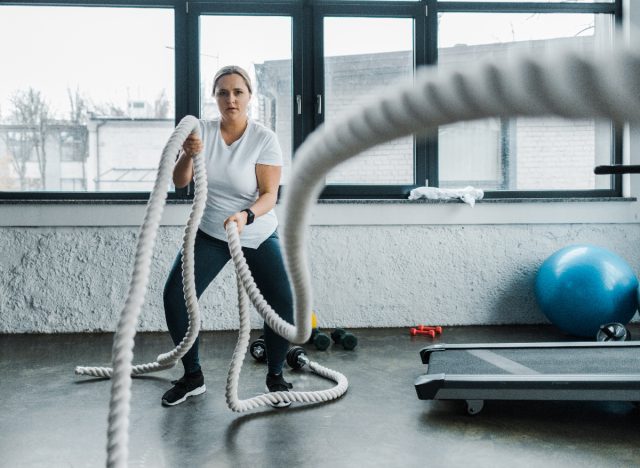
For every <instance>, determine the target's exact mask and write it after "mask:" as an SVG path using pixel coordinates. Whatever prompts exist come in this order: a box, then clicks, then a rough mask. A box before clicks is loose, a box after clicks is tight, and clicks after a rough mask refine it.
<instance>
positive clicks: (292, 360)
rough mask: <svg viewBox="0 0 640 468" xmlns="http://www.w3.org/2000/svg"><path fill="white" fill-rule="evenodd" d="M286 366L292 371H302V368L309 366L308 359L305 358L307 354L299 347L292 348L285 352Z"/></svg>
mask: <svg viewBox="0 0 640 468" xmlns="http://www.w3.org/2000/svg"><path fill="white" fill-rule="evenodd" d="M287 364H289V367H291V368H292V369H302V368H303V367H304V366H306V365H307V364H309V358H308V357H307V353H306V351H305V350H304V348H303V347H301V346H292V347H291V348H289V351H287Z"/></svg>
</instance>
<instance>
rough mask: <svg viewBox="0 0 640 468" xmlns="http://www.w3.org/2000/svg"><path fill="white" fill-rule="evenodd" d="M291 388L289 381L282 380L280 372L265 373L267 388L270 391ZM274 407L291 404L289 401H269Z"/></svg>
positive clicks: (284, 390) (281, 390) (282, 390)
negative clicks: (275, 373)
mask: <svg viewBox="0 0 640 468" xmlns="http://www.w3.org/2000/svg"><path fill="white" fill-rule="evenodd" d="M291 388H293V385H291V384H290V383H289V382H287V381H286V380H284V377H283V376H282V373H280V374H277V375H274V374H267V390H268V391H270V392H288V391H289V389H291ZM270 405H271V406H273V407H274V408H286V407H287V406H290V405H291V402H290V401H279V402H277V403H270Z"/></svg>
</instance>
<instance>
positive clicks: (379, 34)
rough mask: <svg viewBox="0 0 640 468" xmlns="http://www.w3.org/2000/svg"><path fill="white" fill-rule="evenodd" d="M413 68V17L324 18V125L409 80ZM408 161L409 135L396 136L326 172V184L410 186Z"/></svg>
mask: <svg viewBox="0 0 640 468" xmlns="http://www.w3.org/2000/svg"><path fill="white" fill-rule="evenodd" d="M381 38H384V40H381ZM413 64H414V56H413V19H411V18H344V17H342V18H341V17H329V18H325V19H324V76H323V79H324V96H323V98H324V106H325V110H324V119H325V121H326V122H329V121H332V120H333V119H335V118H336V117H337V116H339V115H340V114H341V113H343V112H345V111H347V110H349V109H350V108H352V107H353V106H354V105H356V104H357V103H358V102H361V101H366V100H369V99H376V93H385V94H386V95H388V94H389V93H393V88H391V87H390V86H392V85H393V83H394V82H396V81H397V80H398V79H399V78H402V77H406V76H409V77H410V76H411V75H412V74H413ZM387 86H388V87H389V88H387V89H384V88H385V87H387ZM318 99H321V98H320V97H318ZM321 104H322V103H319V105H321ZM413 161H414V151H413V137H405V138H401V139H399V140H396V141H393V142H389V143H385V144H383V145H379V146H377V147H375V148H372V149H370V150H368V151H365V152H364V153H362V154H361V155H359V156H357V157H356V158H354V159H351V160H350V161H347V162H346V163H345V164H343V165H342V166H340V167H338V168H336V169H334V170H333V171H332V172H331V173H330V174H329V176H328V177H327V180H326V183H327V184H354V185H356V184H367V185H376V184H377V185H389V184H404V185H410V184H412V183H413V179H414V175H413V174H414V169H413Z"/></svg>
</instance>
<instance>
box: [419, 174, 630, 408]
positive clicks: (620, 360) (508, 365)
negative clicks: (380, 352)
mask: <svg viewBox="0 0 640 468" xmlns="http://www.w3.org/2000/svg"><path fill="white" fill-rule="evenodd" d="M594 172H595V173H596V174H625V173H633V174H638V173H640V166H637V165H635V166H629V165H626V166H625V165H612V166H598V167H596V168H595V170H594ZM638 356H640V341H599V342H560V343H498V344H449V345H445V344H437V345H432V346H428V347H426V348H423V349H422V350H421V351H420V357H421V359H422V362H423V363H424V364H426V365H427V372H426V374H424V375H421V376H420V377H418V378H417V379H416V382H415V388H416V392H417V394H418V398H420V399H421V400H461V401H463V402H464V403H465V405H466V410H467V413H468V414H470V415H475V414H478V413H479V412H480V411H481V410H482V408H483V406H484V402H485V401H486V400H572V401H629V402H633V403H635V404H636V406H638V405H639V403H638V402H640V359H638Z"/></svg>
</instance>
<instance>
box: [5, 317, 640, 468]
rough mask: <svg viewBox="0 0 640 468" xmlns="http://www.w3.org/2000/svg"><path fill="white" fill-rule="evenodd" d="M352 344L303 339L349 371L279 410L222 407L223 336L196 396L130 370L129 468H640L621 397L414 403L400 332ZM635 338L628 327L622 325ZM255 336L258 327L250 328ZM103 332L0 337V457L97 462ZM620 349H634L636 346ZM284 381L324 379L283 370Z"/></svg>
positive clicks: (547, 336) (252, 369) (102, 435)
mask: <svg viewBox="0 0 640 468" xmlns="http://www.w3.org/2000/svg"><path fill="white" fill-rule="evenodd" d="M353 331H354V333H356V334H357V336H358V338H359V340H360V344H359V346H358V348H356V350H355V351H345V350H342V349H340V348H338V347H335V346H334V347H332V348H330V349H329V350H328V351H324V352H321V351H315V350H312V349H310V350H309V355H310V357H311V359H313V360H316V361H318V362H319V363H321V364H322V365H325V366H327V367H329V368H333V369H336V370H339V371H341V372H343V373H344V374H345V375H346V376H347V377H348V378H349V380H350V388H349V391H348V393H347V394H346V395H345V396H344V397H343V398H342V399H340V400H338V401H335V402H331V403H325V404H315V405H301V404H294V405H293V406H291V407H290V408H288V409H285V410H274V409H267V408H264V409H258V410H255V411H253V412H250V413H245V414H236V413H233V412H231V411H230V410H228V409H227V407H226V405H225V399H224V385H225V379H226V370H227V366H228V360H229V358H230V356H231V352H232V349H233V346H234V344H235V340H236V333H234V332H214V333H204V334H203V335H202V346H201V356H202V360H203V370H204V373H205V378H206V383H207V392H206V393H205V394H204V395H203V396H199V397H195V398H191V399H189V400H188V401H187V402H185V403H184V404H182V405H179V406H176V407H173V408H164V407H162V406H161V405H160V397H161V395H162V393H163V392H164V391H165V390H166V389H168V388H169V387H170V380H171V379H175V378H178V377H180V376H181V369H179V368H178V367H176V368H174V369H172V370H167V371H163V372H159V373H156V374H150V375H148V376H144V377H138V378H135V379H134V381H133V398H132V405H131V406H132V410H131V416H130V420H131V425H130V457H129V460H130V462H129V466H130V467H187V466H189V467H227V466H228V467H245V466H247V467H249V466H250V467H280V466H282V467H297V466H304V467H320V466H329V467H353V466H368V467H369V466H371V467H378V466H379V467H418V466H421V467H422V466H432V467H458V466H465V467H500V466H505V467H510V468H511V467H537V466H540V467H543V466H544V467H545V468H549V467H563V468H566V467H572V466H580V467H607V466H611V467H614V466H615V467H622V466H625V467H626V466H640V448H639V447H638V445H639V441H640V437H639V436H638V434H639V433H640V414H639V412H638V411H637V410H636V409H635V408H634V407H633V405H631V404H628V403H614V402H612V403H584V402H582V403H581V402H487V404H486V405H485V408H484V410H483V411H482V413H480V414H479V415H477V416H475V417H470V416H467V415H466V413H465V412H464V407H463V404H462V403H460V402H441V401H440V402H431V401H421V400H418V399H417V397H416V394H415V390H414V387H413V383H414V379H415V378H416V377H417V376H418V375H420V374H421V373H422V372H423V366H422V364H421V362H420V358H419V355H418V352H419V350H420V349H421V348H422V347H424V346H425V345H428V344H430V343H432V342H433V340H431V339H430V338H423V337H417V338H412V337H409V336H408V333H407V329H384V330H382V329H377V330H353ZM632 333H633V334H634V335H635V336H640V330H638V328H637V327H636V328H632ZM255 335H256V336H257V335H258V333H257V332H256V333H255ZM111 339H112V336H111V335H109V334H82V335H78V334H74V335H0V375H1V378H0V395H2V403H1V405H0V408H1V409H2V412H1V413H0V466H3V467H5V466H6V467H85V466H86V467H94V466H104V464H105V450H106V449H105V447H106V429H107V414H108V401H109V391H110V381H109V380H105V379H92V378H86V377H79V376H75V375H74V373H73V370H74V367H75V366H76V365H107V364H108V362H109V353H110V350H111ZM564 340H566V338H565V337H563V336H561V335H558V334H557V333H555V332H554V331H553V330H552V329H551V328H550V327H528V326H527V327H464V328H447V329H445V331H444V333H443V335H442V337H441V338H440V339H439V340H435V341H441V342H447V343H460V342H524V341H564ZM170 346H171V343H170V341H169V338H168V335H167V334H139V335H138V336H137V337H136V349H135V363H143V362H148V361H152V360H154V359H155V357H156V356H157V355H158V354H159V353H160V352H163V351H166V350H168V349H170ZM631 358H633V359H637V356H632V357H631ZM264 375H265V367H264V365H261V364H258V363H256V362H255V361H253V360H252V359H251V358H248V359H247V361H246V363H245V366H244V368H243V373H242V376H241V392H242V393H241V395H240V396H241V398H248V397H250V396H254V395H256V394H258V393H261V392H262V391H263V388H264ZM287 376H288V378H289V379H290V380H291V381H292V382H293V383H294V385H295V389H296V390H311V389H322V388H327V387H328V386H329V385H330V383H328V382H326V381H324V380H322V379H320V378H318V377H315V376H313V375H310V374H309V373H308V372H306V371H302V372H292V371H288V373H287Z"/></svg>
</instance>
